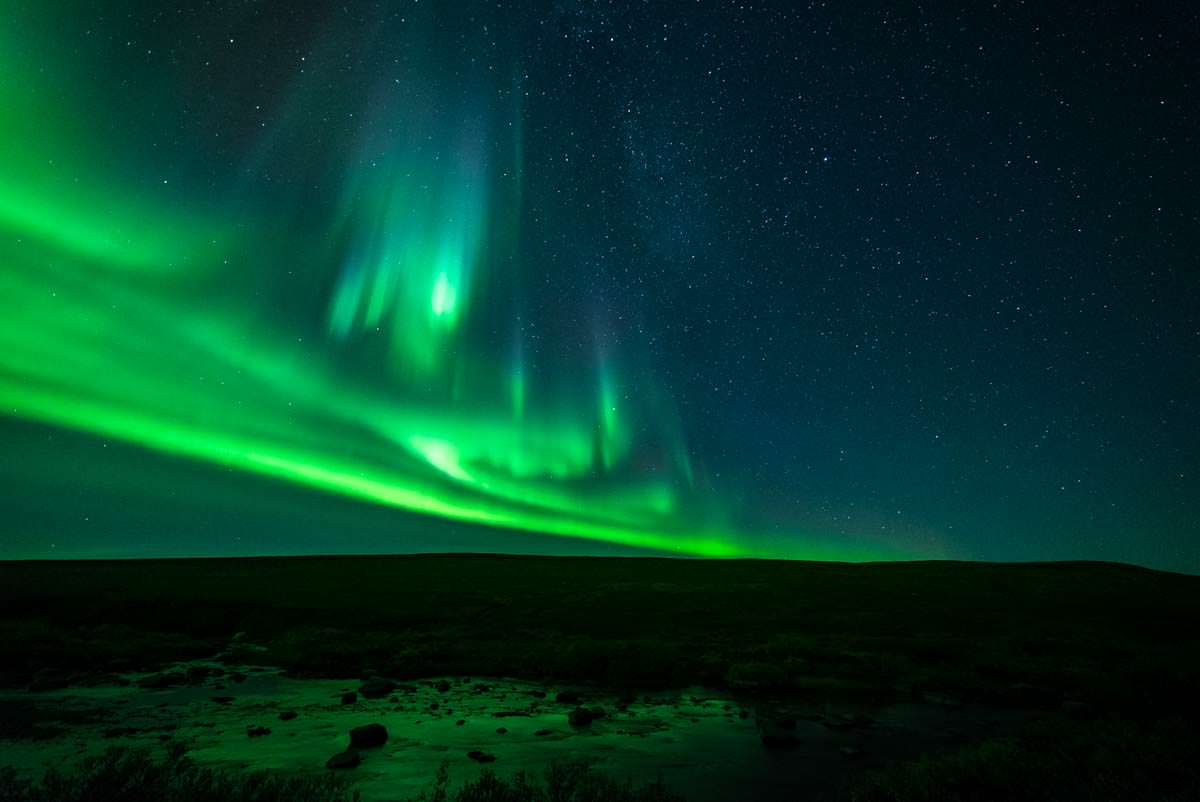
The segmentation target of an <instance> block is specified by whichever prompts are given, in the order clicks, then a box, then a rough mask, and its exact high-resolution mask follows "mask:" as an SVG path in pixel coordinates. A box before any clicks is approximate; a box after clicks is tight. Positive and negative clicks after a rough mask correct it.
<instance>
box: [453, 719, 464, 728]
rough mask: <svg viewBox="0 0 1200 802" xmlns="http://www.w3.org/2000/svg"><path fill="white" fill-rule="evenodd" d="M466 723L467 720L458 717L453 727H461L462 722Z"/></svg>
mask: <svg viewBox="0 0 1200 802" xmlns="http://www.w3.org/2000/svg"><path fill="white" fill-rule="evenodd" d="M466 723H467V720H466V719H462V718H460V719H459V720H458V721H456V722H454V726H455V727H461V726H462V725H464V724H466Z"/></svg>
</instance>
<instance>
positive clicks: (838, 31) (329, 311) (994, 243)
mask: <svg viewBox="0 0 1200 802" xmlns="http://www.w3.org/2000/svg"><path fill="white" fill-rule="evenodd" d="M4 5H5V13H4V14H3V15H0V74H2V75H3V76H4V78H3V80H0V299H2V300H0V304H2V306H0V443H2V444H3V446H4V447H3V449H0V508H2V509H3V523H2V524H0V557H116V556H163V555H166V556H181V555H243V554H312V553H376V552H426V551H460V550H474V551H480V550H484V551H509V552H520V553H553V554H643V553H655V554H675V555H680V556H701V557H704V556H707V557H785V558H800V559H847V560H859V559H911V558H954V559H985V560H1040V559H1104V560H1121V561H1129V562H1135V563H1139V564H1143V565H1150V566H1154V567H1161V568H1168V569H1173V570H1181V571H1190V572H1197V571H1200V426H1197V424H1196V422H1197V420H1200V256H1198V254H1200V196H1198V194H1197V190H1196V187H1197V186H1198V185H1200V184H1198V182H1200V142H1198V139H1200V136H1198V132H1200V113H1198V111H1197V109H1200V92H1198V91H1197V90H1198V83H1200V81H1198V78H1197V76H1200V56H1198V55H1197V54H1200V19H1198V17H1197V15H1196V12H1195V11H1194V10H1191V9H1190V8H1189V7H1187V5H1186V4H1152V5H1151V6H1149V7H1141V8H1139V7H1137V6H1136V5H1135V4H1128V5H1127V6H1126V7H1122V6H1121V5H1120V4H1099V5H1097V4H1090V3H1088V4H1085V3H1072V2H1067V3H1054V4H1045V3H1018V2H1014V3H999V4H995V5H994V6H989V7H982V6H980V7H977V8H972V9H971V10H970V11H962V10H961V9H958V8H954V7H952V6H950V5H949V4H945V5H943V4H932V5H930V4H904V3H902V4H896V3H890V2H889V3H872V2H866V3H855V4H842V3H785V2H778V3H749V2H747V3H723V2H695V3H686V4H685V3H649V2H636V1H635V0H629V1H628V2H623V3H610V2H602V1H600V0H596V1H595V2H585V1H584V0H560V1H559V2H545V3H518V2H492V3H482V2H475V0H456V1H455V2H443V1H442V0H420V1H419V2H413V1H412V0H397V1H396V2H375V1H372V2H368V1H367V0H339V2H312V3H302V4H296V3H293V2H283V0H238V1H235V0H213V1H212V2H203V3H200V2H192V0H178V2H173V3H157V2H155V3H151V2H144V1H142V0H137V1H135V0H112V2H106V3H103V4H97V3H84V2H80V1H79V0H70V1H67V2H60V3H45V2H41V0H7V2H5V3H4Z"/></svg>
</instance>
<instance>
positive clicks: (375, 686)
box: [358, 677, 396, 699]
mask: <svg viewBox="0 0 1200 802" xmlns="http://www.w3.org/2000/svg"><path fill="white" fill-rule="evenodd" d="M394 690H396V683H394V682H392V681H391V680H390V679H383V678H381V677H373V678H372V679H369V680H367V681H366V682H364V683H363V684H362V685H361V686H359V689H358V692H359V693H360V694H362V695H363V698H365V699H382V698H383V697H385V696H387V695H389V694H390V693H391V692H392V691H394Z"/></svg>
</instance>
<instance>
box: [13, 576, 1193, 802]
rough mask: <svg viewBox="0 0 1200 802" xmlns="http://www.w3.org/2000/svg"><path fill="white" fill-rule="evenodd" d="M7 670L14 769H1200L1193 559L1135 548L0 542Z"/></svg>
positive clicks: (1177, 775) (467, 779)
mask: <svg viewBox="0 0 1200 802" xmlns="http://www.w3.org/2000/svg"><path fill="white" fill-rule="evenodd" d="M0 684H2V685H3V689H0V690H2V691H3V692H2V694H0V765H3V764H5V763H11V764H13V766H14V767H15V771H14V772H12V773H9V774H5V775H3V776H0V799H6V800H7V799H13V800H27V799H28V800H33V799H64V800H69V799H97V798H104V794H103V791H102V790H101V791H100V792H97V791H96V788H97V784H98V785H99V787H101V788H102V787H104V786H106V784H108V785H111V784H117V785H122V784H123V786H129V785H131V784H132V785H138V786H139V787H142V788H143V789H145V791H146V794H147V795H146V796H145V798H146V799H163V800H168V799H181V800H182V799H186V800H190V801H192V802H201V800H208V799H242V798H245V799H260V800H264V801H265V800H269V799H275V798H278V799H288V800H291V801H292V802H297V801H300V800H306V799H314V800H315V799H323V800H324V799H329V800H335V799H348V798H349V795H350V794H351V793H353V792H354V791H355V790H358V791H361V792H362V793H363V795H364V799H389V798H390V799H399V798H411V797H413V796H416V795H417V793H416V792H414V791H413V789H416V788H419V789H421V791H422V792H423V793H425V795H426V796H427V797H429V798H431V799H439V798H441V799H445V798H449V799H456V798H458V799H463V800H464V801H465V800H476V799H489V800H514V801H515V800H526V799H530V800H533V799H537V800H541V799H547V800H551V799H553V800H559V799H563V800H566V799H575V800H585V799H586V800H597V802H599V800H608V799H623V800H642V799H645V800H652V799H673V798H675V797H674V794H675V793H676V792H680V793H686V795H687V798H689V799H704V800H707V799H714V800H715V799H720V798H739V799H764V800H765V799H776V798H778V799H785V798H786V799H792V798H835V799H836V798H843V799H845V798H853V799H861V800H916V799H922V800H924V799H928V800H933V799H979V800H988V799H1014V800H1016V799H1068V800H1074V799H1080V800H1082V799H1110V800H1117V799H1164V800H1176V799H1178V800H1183V799H1200V771H1198V769H1197V761H1196V755H1197V754H1200V737H1198V735H1197V726H1198V724H1200V578H1197V577H1190V576H1182V575H1176V574H1168V573H1160V572H1155V571H1149V570H1145V569H1140V568H1134V567H1130V566H1125V565H1114V564H1102V563H1056V564H1026V565H993V564H975V563H951V562H929V563H886V564H867V565H848V564H837V563H795V562H765V561H682V560H666V559H636V560H634V559H615V558H614V559H602V558H549V557H546V558H535V557H505V556H464V555H444V556H411V557H361V558H353V557H350V558H345V557H330V558H295V559H255V560H248V559H236V560H178V561H129V562H19V563H16V562H10V563H0ZM346 693H353V694H355V698H354V699H353V700H350V701H347V700H346V699H345V698H343V694H346ZM455 711H457V712H455ZM367 722H372V723H382V724H384V725H386V729H387V731H388V733H389V738H388V740H387V742H386V744H387V745H386V746H385V745H375V746H370V747H367V746H361V745H359V746H355V747H354V748H353V749H351V750H349V752H350V753H352V754H353V755H354V757H355V758H357V759H359V760H360V761H361V765H360V766H359V767H356V768H353V769H347V770H345V771H333V770H326V769H324V768H322V764H323V763H324V760H325V758H326V757H329V755H330V753H331V752H335V751H336V752H339V753H340V751H341V750H343V749H345V746H346V744H343V743H342V742H343V741H345V739H346V737H347V732H348V730H349V729H351V727H352V726H361V725H362V724H364V723H367ZM263 730H266V732H263ZM501 730H503V732H501ZM335 745H336V748H334V746H335ZM360 746H361V748H360ZM109 747H113V748H116V749H117V750H123V751H113V752H106V751H105V750H106V748H109ZM321 750H324V751H321ZM85 754H86V755H90V757H89V758H88V759H87V760H86V761H81V760H80V757H81V756H82V755H85ZM314 755H319V756H320V760H317V759H316V758H314V757H313V756H314ZM72 756H73V759H71V758H72ZM6 757H7V758H9V759H5V758H6ZM722 759H723V760H724V762H723V760H722ZM47 760H50V761H51V762H52V763H53V764H54V766H55V768H54V769H53V771H51V772H50V773H49V774H45V775H43V774H42V770H43V765H44V764H45V762H47ZM689 760H690V761H691V762H692V764H691V765H690V764H689ZM552 764H553V765H552ZM587 764H590V765H592V766H593V768H587ZM442 766H445V767H446V769H445V771H448V772H449V779H448V780H447V781H444V782H443V783H442V784H441V785H440V786H439V785H438V784H437V782H436V778H437V775H438V772H439V769H440V768H441V767H442ZM655 767H658V768H661V771H660V772H658V773H659V774H661V775H662V777H663V779H664V781H665V782H666V785H667V786H668V787H667V788H664V787H662V786H659V785H657V784H655V783H654V780H655V779H656V777H655V773H654V769H655ZM260 768H267V769H274V770H275V771H274V773H273V774H272V775H269V777H263V776H259V775H257V774H253V773H247V772H250V771H251V770H255V769H260ZM705 771H706V772H708V776H706V779H704V781H703V782H698V781H696V780H695V779H694V778H695V777H697V776H700V775H701V774H702V773H703V772H705ZM231 772H232V773H231ZM520 772H524V774H520ZM688 778H693V779H692V780H689V779H688ZM418 780H419V781H418ZM203 788H208V789H209V790H210V791H211V794H210V795H209V796H205V795H204V793H202V790H197V789H203ZM180 789H190V790H187V791H186V793H185V792H184V791H181V790H180ZM272 789H274V790H272ZM670 789H674V790H670ZM268 792H269V793H268ZM271 793H275V794H277V795H276V796H271V795H270V794H271ZM131 798H132V797H131Z"/></svg>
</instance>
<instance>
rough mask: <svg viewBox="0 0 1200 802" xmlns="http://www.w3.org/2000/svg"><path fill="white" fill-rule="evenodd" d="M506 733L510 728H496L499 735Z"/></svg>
mask: <svg viewBox="0 0 1200 802" xmlns="http://www.w3.org/2000/svg"><path fill="white" fill-rule="evenodd" d="M506 732H508V727H497V728H496V734H497V735H503V734H504V733H506Z"/></svg>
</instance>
